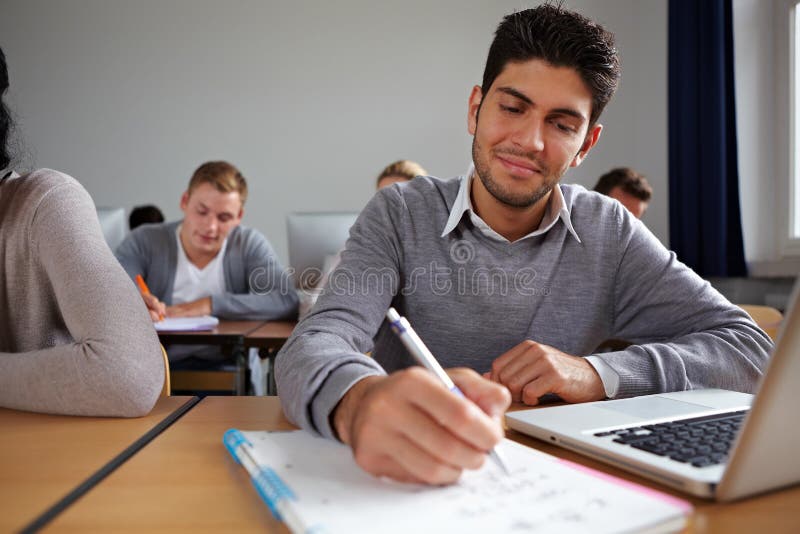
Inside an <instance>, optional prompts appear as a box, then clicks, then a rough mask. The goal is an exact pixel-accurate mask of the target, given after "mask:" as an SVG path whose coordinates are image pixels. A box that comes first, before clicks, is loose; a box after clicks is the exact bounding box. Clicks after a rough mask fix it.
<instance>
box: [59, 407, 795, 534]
mask: <svg viewBox="0 0 800 534" xmlns="http://www.w3.org/2000/svg"><path fill="white" fill-rule="evenodd" d="M228 428H240V429H243V430H256V429H261V430H277V429H289V428H293V426H292V425H291V424H290V423H289V422H288V421H286V419H285V418H284V416H283V414H282V411H281V408H280V403H279V400H278V398H277V397H206V398H205V399H203V401H201V402H200V403H199V404H198V405H197V406H195V407H194V408H193V409H192V410H191V411H190V412H189V413H188V414H186V415H185V416H184V417H183V418H181V419H180V420H179V421H178V422H177V423H175V424H174V425H172V426H171V427H170V428H169V429H167V431H166V432H164V433H163V434H162V435H161V436H159V437H158V438H156V439H155V440H154V441H153V442H151V443H150V444H149V445H148V446H147V447H145V448H144V449H143V450H141V451H140V452H139V453H138V454H137V455H136V456H134V457H133V458H132V459H131V460H130V461H128V462H127V463H126V464H125V465H123V466H121V467H120V468H119V469H117V470H116V471H115V472H114V473H112V475H111V476H109V477H108V478H107V479H106V480H105V481H103V482H102V483H101V484H100V485H98V486H97V487H96V488H95V489H93V490H92V491H90V492H89V493H88V494H87V495H86V496H84V498H83V499H81V500H80V501H78V502H77V503H75V505H73V506H72V507H71V508H69V509H68V510H66V511H65V512H64V513H63V514H61V515H60V516H59V517H57V518H56V519H55V521H54V522H53V523H52V525H51V527H52V529H53V530H55V531H63V530H76V531H84V530H100V531H106V530H120V529H121V528H124V529H126V530H127V529H130V530H137V531H139V530H147V531H151V530H169V531H170V532H175V531H178V532H180V531H187V532H188V531H204V530H205V531H236V532H250V531H253V532H256V531H261V532H263V531H265V530H267V531H270V532H287V530H286V529H285V527H284V526H283V525H282V524H280V523H278V522H277V521H276V520H275V519H274V518H273V517H272V515H271V514H270V512H269V509H268V508H267V506H266V505H265V504H264V503H263V502H262V501H261V499H260V498H259V497H258V495H257V494H256V491H255V489H254V488H253V486H252V484H251V483H250V481H249V477H248V475H247V473H246V471H245V470H244V469H243V468H242V467H240V466H239V465H238V464H236V463H235V461H234V460H233V459H232V458H231V456H230V455H229V454H228V452H227V451H226V450H225V447H224V445H223V444H222V435H223V434H224V432H225V430H227V429H228ZM507 436H508V437H509V438H510V439H513V440H515V441H518V442H520V443H523V444H525V445H529V446H532V447H535V448H537V449H539V450H542V451H544V452H547V453H550V454H553V455H555V456H559V457H562V458H566V459H568V460H572V461H575V462H578V463H581V464H584V465H587V466H589V467H592V468H594V469H598V470H600V471H604V472H606V473H609V474H612V475H616V476H619V477H622V478H625V479H627V480H631V481H633V482H637V483H640V484H643V485H645V486H649V487H653V488H656V489H659V490H661V491H664V492H666V493H669V494H671V495H675V496H677V497H681V498H684V499H686V500H688V501H690V502H692V504H693V505H694V506H695V512H694V515H693V516H692V518H691V520H690V528H689V531H690V532H726V533H728V532H753V531H759V530H761V531H763V532H770V533H773V532H800V513H798V508H800V487H798V486H795V487H793V488H789V489H786V490H782V491H778V492H774V493H770V494H767V495H762V496H757V497H753V498H750V499H747V500H744V501H740V502H736V503H731V504H717V503H714V502H712V501H706V500H702V499H695V498H689V497H687V496H685V495H682V494H680V493H679V492H677V491H673V490H671V489H669V488H666V487H664V486H660V485H659V484H656V483H653V482H650V481H647V480H645V479H643V478H640V477H636V476H633V475H629V474H627V473H625V472H623V471H621V470H618V469H615V468H613V467H609V466H606V465H604V464H601V463H599V462H595V461H593V460H590V459H587V458H585V457H583V456H580V455H578V454H575V453H572V452H570V451H566V450H564V449H561V448H558V447H555V446H553V445H550V444H548V443H545V442H541V441H538V440H535V439H533V438H529V437H527V436H524V435H522V434H519V433H517V432H514V431H512V430H509V431H508V432H507Z"/></svg>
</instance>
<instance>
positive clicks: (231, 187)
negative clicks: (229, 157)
mask: <svg viewBox="0 0 800 534" xmlns="http://www.w3.org/2000/svg"><path fill="white" fill-rule="evenodd" d="M201 184H211V185H213V186H214V187H215V188H216V189H217V191H219V192H221V193H231V192H233V191H235V192H237V193H239V197H241V199H242V206H244V203H245V201H246V200H247V180H245V179H244V176H242V173H241V172H239V169H237V168H236V167H234V166H233V165H231V164H230V163H228V162H227V161H208V162H206V163H203V164H202V165H200V166H199V167H198V168H197V170H196V171H194V174H192V179H191V180H189V188H188V191H189V194H190V195H191V194H192V190H193V189H194V188H195V187H197V186H199V185H201Z"/></svg>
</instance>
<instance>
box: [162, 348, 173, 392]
mask: <svg viewBox="0 0 800 534" xmlns="http://www.w3.org/2000/svg"><path fill="white" fill-rule="evenodd" d="M161 355H162V356H164V387H163V388H162V389H161V396H162V397H169V396H170V395H171V394H172V387H171V385H170V378H169V358H167V351H166V349H165V348H164V345H161Z"/></svg>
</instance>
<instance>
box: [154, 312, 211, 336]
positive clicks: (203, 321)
mask: <svg viewBox="0 0 800 534" xmlns="http://www.w3.org/2000/svg"><path fill="white" fill-rule="evenodd" d="M218 324H219V319H217V318H216V317H213V316H211V315H201V316H199V317H166V318H164V319H162V320H160V321H158V322H155V323H153V325H154V326H155V327H156V330H158V331H159V332H182V331H193V332H194V331H200V330H213V329H214V328H216V327H217V325H218Z"/></svg>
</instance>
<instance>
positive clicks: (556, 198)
mask: <svg viewBox="0 0 800 534" xmlns="http://www.w3.org/2000/svg"><path fill="white" fill-rule="evenodd" d="M474 176H476V173H475V166H474V165H472V164H470V167H469V170H468V171H467V174H466V175H464V176H462V177H461V178H460V180H461V186H460V187H459V189H458V195H456V200H455V202H453V207H452V208H451V209H450V216H449V217H448V218H447V223H446V224H445V225H444V230H443V231H442V236H441V237H445V236H446V235H447V234H449V233H450V232H452V231H453V230H455V228H456V227H457V226H458V223H459V222H461V218H462V217H463V216H464V212H465V211H466V212H467V213H468V214H469V218H470V221H472V224H473V225H474V226H475V228H477V229H478V230H480V232H481V233H482V234H483V235H485V236H486V237H488V238H490V239H493V240H495V241H499V242H502V243H510V241H509V240H508V239H506V238H505V237H503V236H501V235H500V234H499V233H497V232H496V231H494V229H492V227H491V226H489V225H488V224H486V221H484V220H483V219H481V218H480V217H479V216H478V214H477V213H475V209H474V208H473V206H472V194H471V193H472V180H473V179H474ZM559 220H561V222H563V223H564V225H565V226H566V227H567V230H568V231H569V233H570V234H572V237H574V238H575V240H576V241H577V242H578V243H580V242H581V239H580V237H578V234H577V233H576V232H575V228H573V226H572V220H571V218H570V213H569V209H567V206H566V204H565V203H564V195H563V193H562V192H561V188H560V187H558V185H556V186H555V187H553V194H551V195H550V200H549V202H548V204H547V210H546V211H545V214H544V217H543V218H542V222H541V223H540V224H539V228H537V229H536V230H534V231H533V232H530V233H529V234H526V235H525V236H523V237H520V238H519V239H517V241H522V240H523V239H528V238H530V237H534V236H538V235H542V234H544V233H546V232H548V231H549V230H550V229H551V228H552V227H553V226H555V225H556V223H557V222H558V221H559ZM517 241H515V243H516V242H517ZM556 348H557V347H556ZM586 359H587V360H588V361H589V363H590V364H591V365H592V366H593V367H594V369H595V371H597V374H598V375H600V380H601V381H602V382H603V389H604V390H605V392H606V397H608V398H609V399H613V398H614V397H615V396H616V394H617V391H618V390H619V375H618V374H617V372H616V371H614V370H613V369H612V368H611V367H610V366H609V365H608V364H606V363H605V362H604V361H603V360H601V359H600V358H597V357H596V356H587V357H586Z"/></svg>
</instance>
